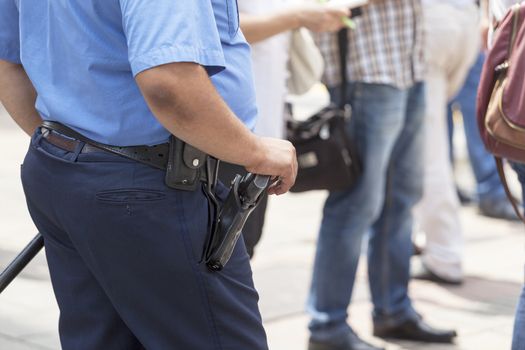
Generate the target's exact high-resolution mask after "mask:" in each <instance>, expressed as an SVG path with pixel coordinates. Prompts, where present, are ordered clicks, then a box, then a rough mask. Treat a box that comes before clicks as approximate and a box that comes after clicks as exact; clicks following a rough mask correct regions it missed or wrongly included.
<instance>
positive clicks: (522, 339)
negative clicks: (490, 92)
mask: <svg viewBox="0 0 525 350" xmlns="http://www.w3.org/2000/svg"><path fill="white" fill-rule="evenodd" d="M512 167H513V168H514V170H515V171H516V173H517V174H518V179H519V181H520V183H521V190H522V192H523V194H522V195H523V198H525V164H517V163H514V164H512ZM512 350H525V287H524V288H523V290H522V292H521V296H520V300H519V303H518V308H517V310H516V318H515V320H514V334H513V336H512Z"/></svg>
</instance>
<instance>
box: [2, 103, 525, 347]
mask: <svg viewBox="0 0 525 350" xmlns="http://www.w3.org/2000/svg"><path fill="white" fill-rule="evenodd" d="M456 134H459V133H456ZM27 144H28V137H27V136H26V135H24V134H23V133H22V132H20V131H18V130H17V128H16V126H15V125H14V124H13V123H12V122H11V121H10V120H9V118H8V117H7V116H6V114H5V112H2V111H1V110H0V159H2V160H3V161H2V162H1V164H0V179H1V181H0V194H1V196H0V208H1V210H0V242H1V243H0V268H3V267H5V266H6V265H7V263H8V262H9V261H10V260H11V259H12V258H13V257H14V256H15V255H16V253H17V252H18V251H20V250H21V249H22V248H23V247H24V246H25V244H27V242H29V240H30V239H31V238H32V237H33V236H34V234H35V233H36V230H35V228H34V226H33V224H32V223H31V220H30V217H29V214H28V213H27V210H26V207H25V203H24V196H23V191H22V188H21V184H20V179H19V164H21V162H22V160H23V156H24V154H25V151H26V148H27ZM460 182H462V183H465V184H466V185H467V186H469V185H471V183H472V179H471V175H469V174H468V172H466V171H463V172H462V173H461V174H460ZM325 196H326V194H325V193H324V192H311V193H306V194H286V195H283V196H280V197H277V198H272V199H271V200H270V202H269V208H268V214H267V223H266V225H265V228H264V236H263V239H262V241H261V243H260V245H259V246H258V248H257V251H256V256H255V259H254V260H253V271H254V279H255V284H256V287H257V288H258V290H259V292H260V309H261V313H262V315H263V319H264V325H265V327H266V330H267V334H268V340H269V344H270V349H272V350H301V349H306V344H307V340H308V331H307V324H308V315H307V314H306V312H305V302H306V298H307V293H308V288H309V283H310V278H311V268H312V263H313V257H314V253H315V244H316V234H317V230H318V227H319V223H320V219H321V208H322V205H323V199H324V197H325ZM460 215H461V219H462V224H463V228H464V236H465V242H466V244H465V260H464V267H465V272H466V279H465V283H464V284H463V285H461V286H455V287H444V286H440V285H436V284H434V283H431V282H425V281H413V282H412V283H411V285H410V295H411V296H412V299H413V301H414V304H415V307H416V309H417V310H418V311H419V312H420V313H421V314H422V315H423V316H424V317H425V319H427V320H428V321H429V322H430V323H432V324H433V325H435V326H440V327H453V328H456V329H457V330H458V333H459V337H458V340H457V342H456V343H455V344H453V345H427V344H422V343H415V342H384V341H382V340H380V339H376V338H373V337H372V336H371V318H370V312H371V304H370V301H369V300H370V297H369V291H368V285H367V277H366V260H365V259H363V260H362V261H361V264H360V267H359V271H358V278H357V282H356V286H355V291H354V297H353V301H352V305H351V307H350V310H349V312H350V315H351V316H350V323H351V325H352V326H353V327H354V328H355V330H356V331H357V332H358V334H360V335H361V336H362V337H363V338H365V339H367V340H369V341H371V342H373V343H375V344H377V345H383V346H386V348H387V349H389V350H397V349H411V350H416V349H429V350H438V349H439V350H459V349H461V350H500V349H501V350H503V349H509V348H510V339H511V334H512V324H513V316H514V309H515V305H516V302H517V299H518V296H519V293H520V290H521V285H522V282H523V260H524V259H523V257H524V256H525V254H524V247H525V244H524V243H525V238H524V235H523V233H524V228H523V226H522V224H519V223H511V222H507V221H502V220H495V219H489V218H485V217H481V216H479V215H478V214H477V211H476V209H475V208H474V207H463V208H462V209H461V213H460ZM414 264H417V258H414ZM57 322H58V309H57V305H56V301H55V299H54V295H53V292H52V289H51V284H50V281H49V274H48V271H47V265H46V260H45V257H44V255H43V254H42V253H41V254H39V255H38V256H37V258H36V259H35V260H34V261H33V262H31V264H30V265H29V266H28V268H27V269H26V270H25V271H24V272H23V273H22V275H21V276H20V277H19V278H17V279H16V280H15V281H14V282H13V283H12V284H11V285H10V286H9V287H8V288H7V289H6V290H5V292H4V293H3V294H1V295H0V350H56V349H60V344H59V339H58V334H57ZM188 350H189V349H188Z"/></svg>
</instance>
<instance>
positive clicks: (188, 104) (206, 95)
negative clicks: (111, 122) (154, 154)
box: [137, 63, 266, 166]
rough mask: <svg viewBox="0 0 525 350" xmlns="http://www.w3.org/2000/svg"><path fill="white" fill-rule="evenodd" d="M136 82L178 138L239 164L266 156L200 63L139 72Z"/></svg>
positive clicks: (181, 64)
mask: <svg viewBox="0 0 525 350" xmlns="http://www.w3.org/2000/svg"><path fill="white" fill-rule="evenodd" d="M137 83H138V85H139V87H140V88H141V90H142V93H143V95H144V97H145V98H146V101H147V102H148V105H149V107H150V109H151V110H152V112H153V113H154V114H155V116H156V117H157V118H158V120H159V121H160V122H161V123H162V124H163V126H164V127H165V128H166V129H168V130H169V131H170V132H171V133H172V134H174V135H176V136H177V137H179V138H180V139H182V140H184V141H186V142H188V143H189V144H191V145H193V146H195V147H197V148H199V149H201V150H202V151H204V152H206V153H208V154H211V155H213V156H215V157H217V158H219V159H221V160H224V161H227V162H230V163H234V164H239V165H242V166H249V165H250V164H252V163H256V162H259V161H260V160H261V158H264V157H265V156H266V155H264V154H261V151H262V150H263V149H264V148H263V147H260V144H259V139H258V138H257V137H255V136H254V135H253V134H252V133H251V132H250V131H249V130H248V129H247V128H246V127H245V126H244V125H243V124H242V123H241V121H240V120H239V119H237V117H235V115H234V114H233V112H232V111H231V110H230V109H229V108H228V106H227V105H226V103H225V102H224V101H223V100H222V98H221V96H220V95H219V93H218V92H217V91H216V89H215V87H214V86H213V85H212V83H211V81H210V79H209V78H208V76H207V73H206V71H205V70H204V68H202V67H201V66H199V65H197V64H193V63H175V64H168V65H164V66H160V67H156V68H155V69H151V70H147V71H144V72H142V73H140V74H139V75H138V76H137Z"/></svg>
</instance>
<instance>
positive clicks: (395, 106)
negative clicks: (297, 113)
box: [308, 83, 424, 343]
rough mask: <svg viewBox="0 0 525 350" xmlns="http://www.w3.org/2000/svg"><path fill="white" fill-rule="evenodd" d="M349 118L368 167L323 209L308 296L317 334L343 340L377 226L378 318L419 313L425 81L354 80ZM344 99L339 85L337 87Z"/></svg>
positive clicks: (372, 274) (373, 279) (335, 96)
mask: <svg viewBox="0 0 525 350" xmlns="http://www.w3.org/2000/svg"><path fill="white" fill-rule="evenodd" d="M348 87H349V88H348V90H349V91H348V96H346V98H347V101H348V102H349V103H350V104H351V106H352V109H353V115H352V118H351V120H350V121H349V123H348V125H347V132H348V133H349V136H350V137H351V138H352V139H353V140H355V142H356V144H357V149H358V154H359V155H360V158H361V160H362V163H363V174H362V176H361V177H360V179H359V181H358V183H357V184H356V185H355V187H353V188H352V189H349V190H345V191H337V192H331V193H330V194H329V196H328V198H327V200H326V203H325V205H324V210H323V219H322V223H321V228H320V232H319V240H318V243H317V254H316V257H315V265H314V271H313V280H312V285H311V290H310V297H309V301H308V309H309V312H310V314H311V316H312V321H311V323H310V326H309V328H310V332H311V336H312V339H313V340H316V341H321V342H334V343H337V342H339V341H340V340H341V339H342V338H343V337H345V334H346V333H347V332H348V331H349V330H350V328H349V326H348V325H347V323H346V319H347V316H348V315H347V308H348V305H349V303H350V299H351V296H352V289H353V285H354V281H355V275H356V269H357V264H358V262H359V256H360V252H361V241H362V237H363V235H364V234H366V233H368V232H369V233H370V240H369V249H368V275H369V281H370V290H371V294H372V302H373V304H374V311H373V317H374V322H375V323H376V324H386V325H396V324H399V323H401V322H403V321H405V320H407V319H409V318H413V317H417V316H416V313H415V311H414V310H413V308H412V304H411V301H410V299H409V297H408V294H407V292H408V290H407V287H408V281H409V275H410V274H409V262H410V257H411V255H412V242H411V234H412V214H411V210H412V207H413V206H414V204H416V202H417V201H418V200H419V199H420V198H421V195H422V186H423V184H422V175H423V166H422V161H423V159H422V156H423V154H422V148H423V130H422V127H423V116H424V85H423V84H422V83H418V84H416V85H414V86H413V87H412V88H409V89H405V90H401V89H397V88H394V87H392V86H388V85H381V84H367V83H351V84H349V86H348ZM330 93H331V98H332V100H333V101H335V102H337V101H338V100H339V99H340V96H339V91H338V90H334V89H331V90H330Z"/></svg>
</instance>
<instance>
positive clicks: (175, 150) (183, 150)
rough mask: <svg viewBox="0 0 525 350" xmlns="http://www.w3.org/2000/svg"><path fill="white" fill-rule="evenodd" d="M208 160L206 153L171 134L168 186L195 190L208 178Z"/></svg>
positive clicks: (167, 172)
mask: <svg viewBox="0 0 525 350" xmlns="http://www.w3.org/2000/svg"><path fill="white" fill-rule="evenodd" d="M207 161H209V160H208V156H207V155H206V153H204V152H202V151H200V150H199V149H197V148H195V147H193V146H192V145H189V144H187V143H186V142H184V141H182V140H180V139H178V138H176V137H174V136H171V137H170V141H169V153H168V163H167V164H166V177H165V182H166V186H168V187H171V188H175V189H178V190H183V191H195V190H196V189H197V188H198V187H199V185H200V182H201V181H203V182H207V181H209V180H211V179H208V175H209V174H207V172H206V168H204V165H205V164H206V162H207Z"/></svg>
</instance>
